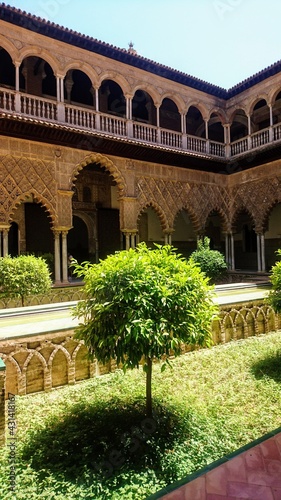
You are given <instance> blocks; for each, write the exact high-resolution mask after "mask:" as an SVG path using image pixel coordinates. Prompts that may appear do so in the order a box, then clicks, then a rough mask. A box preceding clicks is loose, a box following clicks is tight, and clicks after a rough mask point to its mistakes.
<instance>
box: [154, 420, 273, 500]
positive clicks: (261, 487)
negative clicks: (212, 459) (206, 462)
mask: <svg viewBox="0 0 281 500" xmlns="http://www.w3.org/2000/svg"><path fill="white" fill-rule="evenodd" d="M171 490H172V491H171ZM168 491H170V492H169V493H168ZM150 498H151V500H153V499H154V500H156V499H162V500H241V499H247V500H281V428H280V429H278V430H277V431H275V432H272V433H271V434H269V435H267V436H265V437H264V438H261V439H260V440H258V441H255V442H254V443H252V445H248V446H246V447H244V448H242V449H241V450H238V452H237V453H236V454H233V455H232V456H231V455H230V456H229V457H224V458H223V459H222V460H220V461H219V462H216V463H215V464H212V465H210V466H209V467H206V468H205V469H203V470H202V471H201V473H200V472H199V473H197V474H195V475H194V476H190V477H187V478H186V479H185V483H184V480H183V481H180V483H178V484H175V485H172V486H170V487H167V488H165V489H164V490H162V491H161V492H159V493H158V494H156V495H152V496H151V497H150Z"/></svg>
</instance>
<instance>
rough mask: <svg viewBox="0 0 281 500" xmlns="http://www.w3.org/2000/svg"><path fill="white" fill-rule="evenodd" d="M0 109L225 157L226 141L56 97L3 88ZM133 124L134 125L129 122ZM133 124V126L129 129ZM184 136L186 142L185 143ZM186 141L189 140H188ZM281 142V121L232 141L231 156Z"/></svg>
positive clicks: (0, 94)
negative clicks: (73, 103) (217, 140)
mask: <svg viewBox="0 0 281 500" xmlns="http://www.w3.org/2000/svg"><path fill="white" fill-rule="evenodd" d="M0 110H1V111H2V112H9V113H21V114H22V115H23V116H27V117H32V118H38V119H41V120H48V121H55V122H58V120H59V122H60V123H64V124H68V125H71V126H73V127H78V128H83V129H86V130H91V131H94V130H99V131H102V132H105V133H108V134H112V135H113V134H114V135H117V136H121V137H129V136H130V138H133V139H136V140H141V141H145V142H148V143H152V144H156V143H159V144H162V145H164V146H167V147H170V148H177V149H183V147H185V146H183V144H184V145H185V144H186V150H187V151H194V152H196V153H201V154H210V155H212V156H216V157H221V158H224V157H226V144H223V143H220V142H216V141H209V140H207V139H204V138H202V137H197V136H192V135H187V136H183V134H182V133H180V132H174V131H171V130H167V129H161V128H160V129H159V135H158V129H157V127H156V126H154V125H149V124H146V123H138V122H128V121H127V120H126V119H125V118H121V117H117V116H113V115H109V114H105V113H100V112H97V111H95V110H91V109H87V108H83V107H82V106H74V105H72V104H65V103H57V102H56V101H55V100H52V99H46V98H43V97H37V96H33V95H30V94H25V93H21V92H15V91H14V90H9V89H6V88H0ZM131 123H132V125H130V124H131ZM130 126H132V129H131V128H130ZM183 137H184V143H183ZM185 141H186V142H185ZM276 141H281V123H278V124H276V125H274V126H272V127H268V128H266V129H263V130H260V131H258V132H255V133H253V134H251V135H250V136H247V137H243V138H241V139H239V140H237V141H233V142H231V143H230V145H229V146H230V147H229V150H230V156H236V155H240V154H243V153H245V152H247V151H249V150H251V149H256V148H260V147H262V146H264V145H266V144H269V143H270V142H276Z"/></svg>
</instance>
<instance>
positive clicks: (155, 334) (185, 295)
mask: <svg viewBox="0 0 281 500" xmlns="http://www.w3.org/2000/svg"><path fill="white" fill-rule="evenodd" d="M75 272H76V274H77V275H78V276H80V277H81V276H82V277H83V278H84V282H85V290H84V291H85V293H86V300H84V301H82V302H80V303H79V304H78V306H77V307H76V309H75V311H74V315H75V316H77V317H79V318H83V323H82V324H80V325H79V326H78V328H77V333H76V336H77V337H78V338H80V339H84V341H85V345H86V346H87V347H88V349H89V352H90V354H92V356H93V357H96V358H97V359H98V361H101V362H103V363H106V362H108V361H109V360H110V359H115V360H116V361H117V364H119V363H120V364H122V366H123V369H126V368H134V367H138V366H139V363H140V362H141V360H142V359H143V358H144V359H145V363H147V361H148V360H153V359H155V358H156V359H161V358H162V356H168V355H169V354H171V351H173V353H174V355H179V354H180V353H181V345H182V344H183V343H185V344H192V345H198V346H203V345H209V344H210V342H211V335H210V323H211V320H212V317H213V315H214V314H215V312H216V307H215V306H214V303H213V301H212V287H211V286H209V284H208V279H207V278H205V277H204V275H203V274H202V273H201V271H200V269H199V268H198V267H197V266H196V265H195V264H194V263H193V262H192V261H190V262H189V261H186V260H185V259H184V258H183V257H181V256H180V255H178V254H177V253H176V251H175V249H173V248H172V247H171V246H168V245H167V246H158V245H156V248H155V249H149V248H147V246H146V245H145V244H144V243H141V244H140V245H138V246H137V248H136V249H130V250H124V251H120V252H117V253H115V254H114V255H110V256H108V257H107V258H106V259H105V260H103V261H101V262H100V263H99V264H89V263H84V264H82V265H76V268H75Z"/></svg>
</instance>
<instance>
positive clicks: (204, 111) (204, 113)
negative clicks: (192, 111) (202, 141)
mask: <svg viewBox="0 0 281 500" xmlns="http://www.w3.org/2000/svg"><path fill="white" fill-rule="evenodd" d="M191 107H193V108H197V109H198V110H199V111H200V113H201V115H202V118H203V120H207V119H208V116H209V111H208V109H207V107H206V106H205V105H204V104H203V103H202V102H198V101H196V100H194V101H193V100H192V101H189V103H188V106H187V109H186V112H188V111H189V108H191Z"/></svg>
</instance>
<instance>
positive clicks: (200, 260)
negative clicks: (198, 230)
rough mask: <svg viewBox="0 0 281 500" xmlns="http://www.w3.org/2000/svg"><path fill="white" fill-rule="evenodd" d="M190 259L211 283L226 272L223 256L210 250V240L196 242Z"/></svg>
mask: <svg viewBox="0 0 281 500" xmlns="http://www.w3.org/2000/svg"><path fill="white" fill-rule="evenodd" d="M190 259H192V260H193V261H194V262H196V264H198V265H199V267H200V269H201V271H202V272H204V273H205V275H206V276H208V278H210V279H211V280H212V281H216V280H217V279H218V278H220V277H221V276H222V275H223V274H224V273H225V272H226V271H227V264H226V262H225V258H224V255H223V254H222V253H221V252H219V251H218V250H211V249H210V239H209V238H207V237H204V238H203V239H200V240H198V243H197V250H195V251H194V252H193V253H192V254H191V256H190Z"/></svg>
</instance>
